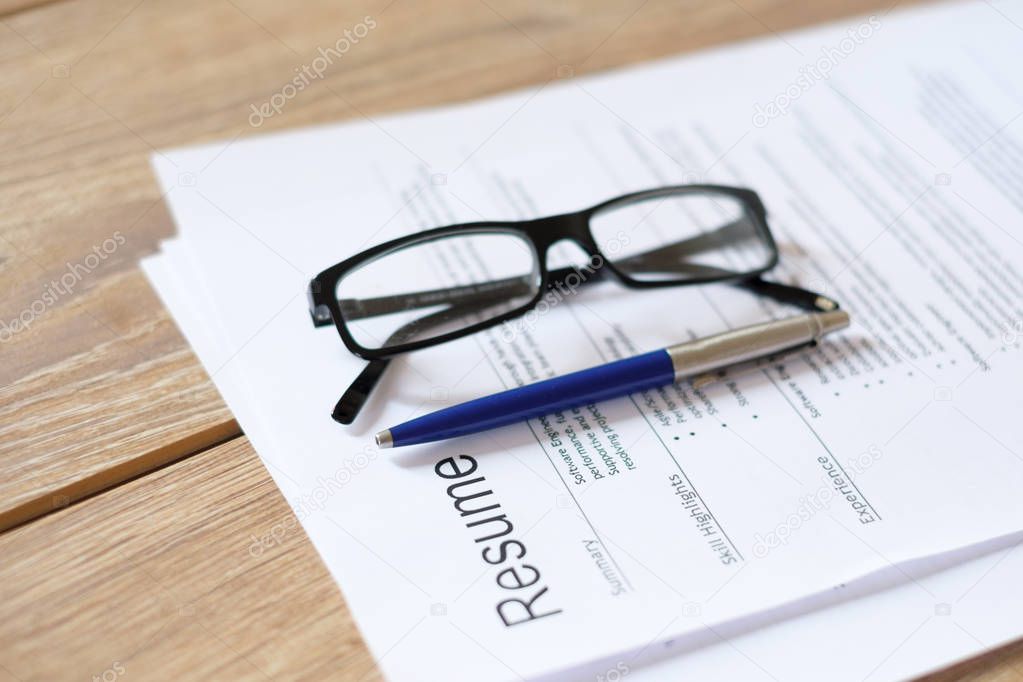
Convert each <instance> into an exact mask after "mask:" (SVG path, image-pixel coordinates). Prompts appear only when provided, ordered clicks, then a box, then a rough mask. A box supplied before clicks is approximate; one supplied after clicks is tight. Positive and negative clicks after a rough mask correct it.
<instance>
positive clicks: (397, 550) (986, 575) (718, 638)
mask: <svg viewBox="0 0 1023 682" xmlns="http://www.w3.org/2000/svg"><path fill="white" fill-rule="evenodd" d="M1019 24H1023V7H1021V6H1020V5H1019V4H1013V3H999V4H997V6H996V5H994V4H990V3H977V4H953V5H943V6H938V7H932V8H921V9H913V10H906V11H899V12H892V13H890V14H887V15H883V16H882V15H878V16H872V17H863V18H858V19H854V20H849V21H846V22H843V23H842V24H840V25H834V26H829V27H825V28H820V29H815V30H811V31H805V32H799V33H793V34H786V35H784V36H772V37H769V38H766V39H764V40H761V41H757V42H753V43H748V44H744V45H741V46H733V47H728V48H725V49H721V50H716V51H712V52H707V53H704V54H700V55H696V56H689V57H685V58H679V59H670V60H665V61H661V62H658V63H653V64H648V65H643V66H641V67H637V68H632V69H628V70H623V71H618V72H614V73H610V74H607V75H601V76H597V77H590V78H585V79H566V80H563V81H560V82H554V83H548V84H545V85H543V86H538V87H536V88H533V89H530V90H527V91H523V92H516V93H512V94H508V95H504V96H501V97H496V98H493V99H488V100H485V101H480V102H475V103H470V104H465V105H460V106H457V107H448V108H444V109H437V110H431V111H424V112H416V113H410V114H403V115H398V116H391V117H387V118H380V119H376V120H373V121H368V120H366V121H359V122H354V123H346V124H343V125H336V126H327V127H320V128H314V129H309V130H302V131H297V132H293V133H287V134H278V135H269V136H261V137H254V138H249V139H242V140H238V141H235V142H233V143H225V144H214V145H207V146H202V147H194V148H188V149H179V150H174V151H168V152H164V153H160V154H157V155H155V156H154V160H153V162H154V166H155V169H156V173H157V176H158V178H159V181H160V183H161V186H162V187H163V189H164V190H165V191H166V193H167V195H166V198H167V202H168V204H169V206H170V209H171V211H172V213H173V216H174V219H175V221H176V223H177V225H178V229H179V237H178V238H177V239H174V240H172V241H169V242H167V243H165V244H164V248H163V252H162V253H161V254H160V255H159V256H156V257H153V258H150V259H148V260H147V261H145V263H144V267H145V270H146V272H147V274H148V275H149V277H150V279H151V281H152V282H153V284H154V286H155V287H156V289H157V290H158V291H159V293H160V295H161V297H162V298H163V301H164V302H165V304H166V305H167V307H168V308H169V309H170V310H171V312H172V313H173V315H174V317H175V319H176V320H177V322H178V324H179V326H180V327H181V329H182V330H183V332H184V333H185V335H186V336H187V337H188V340H189V341H190V343H191V344H192V345H193V347H194V348H195V349H196V352H197V353H198V355H199V357H200V359H201V360H202V362H203V364H204V365H205V367H206V368H207V370H208V372H209V374H210V376H211V377H212V378H213V380H214V381H215V382H216V384H217V386H218V388H219V389H220V391H221V393H222V394H223V396H224V398H225V399H226V401H227V402H228V404H229V405H230V407H231V409H232V410H233V411H234V413H235V415H236V416H237V418H238V421H239V422H240V424H241V425H242V427H243V428H244V430H245V432H246V434H247V435H248V436H249V438H250V439H251V441H252V443H253V444H254V446H255V448H256V450H257V452H258V453H259V455H260V457H261V458H262V460H263V462H264V463H265V465H266V467H267V469H268V471H269V472H270V474H271V475H272V476H273V478H274V480H275V481H276V483H277V484H278V485H279V486H280V488H281V490H282V492H283V493H284V495H285V497H286V498H287V499H288V501H289V502H290V504H291V505H292V507H293V509H294V511H295V515H296V516H297V517H298V520H299V521H301V523H302V525H303V527H304V528H305V530H306V532H307V533H308V535H309V537H310V538H311V539H312V541H313V543H314V545H315V546H316V548H317V549H318V551H319V553H320V555H321V556H322V558H323V560H324V562H325V563H326V565H327V566H328V568H329V570H330V572H331V573H332V575H333V576H334V578H335V579H336V580H337V582H338V584H339V585H340V587H341V589H342V591H343V593H344V596H345V598H346V600H347V602H348V604H349V605H350V607H351V610H352V613H353V615H354V617H355V619H356V621H357V622H358V624H359V627H360V629H361V632H362V634H363V636H364V638H365V640H366V643H367V644H368V646H369V647H370V649H371V650H372V652H373V654H374V655H375V657H376V659H377V660H378V661H379V664H380V666H381V667H382V669H383V670H384V672H385V673H386V674H387V675H388V677H390V678H392V679H395V680H413V679H447V680H456V679H466V680H481V679H518V678H532V677H544V676H552V677H558V678H561V677H564V678H576V677H578V678H581V679H586V678H590V679H592V677H593V676H596V677H597V679H605V680H613V679H618V678H620V677H621V676H623V675H625V674H626V673H628V674H630V676H631V677H633V678H635V679H644V676H648V677H649V678H650V679H664V678H666V677H670V678H677V677H681V676H682V675H683V674H684V675H693V676H698V677H700V678H704V679H714V678H720V679H723V680H724V679H736V678H739V679H760V678H764V679H768V678H774V679H818V678H819V677H821V676H822V675H827V676H828V677H829V678H834V679H864V678H865V677H872V678H880V679H886V678H897V677H904V676H908V675H913V674H918V673H921V672H923V671H926V670H928V669H931V668H934V667H937V666H941V665H945V664H947V663H949V662H951V661H954V660H956V659H959V658H962V657H965V656H969V655H972V654H975V653H977V652H980V651H982V650H984V649H986V648H989V647H992V646H995V645H998V644H999V643H1001V642H1004V641H1006V640H1008V639H1011V638H1014V637H1018V636H1020V635H1023V618H1021V617H1020V616H1019V615H1018V614H1020V613H1023V593H1021V588H1020V587H1019V584H1018V580H1016V576H1018V575H1019V574H1020V571H1021V570H1023V552H1020V551H1014V548H1015V546H1016V543H1017V542H1018V541H1019V539H1020V537H1023V536H1021V535H1020V532H1021V531H1023V505H1021V504H1020V502H1019V490H1020V489H1021V488H1023V456H1021V453H1023V425H1021V423H1020V420H1019V414H1020V409H1021V408H1023V398H1021V397H1020V393H1019V377H1020V376H1021V370H1023V352H1021V351H1020V341H1021V339H1023V276H1021V273H1020V268H1019V263H1020V262H1021V258H1023V241H1021V240H1023V232H1021V231H1020V228H1019V225H1020V224H1021V221H1023V189H1021V188H1023V182H1021V181H1023V145H1021V143H1020V138H1021V135H1023V124H1020V122H1019V121H1020V117H1021V110H1023V76H1021V74H1020V72H1019V70H1018V68H1015V67H1016V65H1018V64H1019V63H1021V58H1023V41H1021V40H1020V37H1021V35H1020V31H1019ZM682 182H716V183H720V184H732V185H743V186H748V187H752V188H755V189H756V190H757V191H758V192H760V194H761V195H762V196H763V198H764V200H765V203H766V205H767V207H768V210H769V213H770V223H771V226H772V229H773V230H774V232H775V234H776V235H777V237H778V241H779V243H780V247H781V251H782V264H781V266H780V267H779V268H778V269H777V271H776V272H773V273H772V274H771V276H772V277H775V278H777V279H779V280H782V281H790V282H798V283H799V284H801V285H802V286H804V287H807V288H811V289H814V290H817V291H821V292H822V293H825V294H827V295H829V296H832V297H834V298H835V299H837V300H838V301H840V302H841V304H842V305H843V307H845V308H847V309H848V310H849V311H850V312H851V314H852V316H853V321H854V324H853V327H852V328H851V329H850V330H849V331H848V332H847V333H844V334H842V335H841V336H840V337H838V338H836V339H834V340H829V341H827V342H826V343H825V344H823V345H822V346H821V347H820V348H818V349H815V350H813V351H808V352H805V353H802V354H800V355H798V356H794V357H792V358H789V359H788V360H787V361H786V362H785V363H783V364H780V365H778V366H774V367H771V368H769V369H767V370H765V371H761V372H755V373H752V374H747V375H742V376H740V377H738V378H736V379H734V380H732V381H728V382H724V383H721V384H718V385H712V386H709V387H707V388H705V389H703V390H693V389H692V387H690V386H688V385H685V384H682V385H678V386H675V387H669V388H667V389H664V390H660V391H657V390H655V391H648V392H645V393H641V394H637V395H634V396H632V397H629V398H623V399H620V400H614V401H609V402H606V403H601V404H600V405H598V406H594V407H593V408H582V409H580V410H578V411H576V412H574V413H571V412H570V413H568V414H567V415H565V417H566V419H565V421H564V422H563V423H561V424H555V425H554V427H551V425H550V424H543V423H541V422H540V421H539V420H534V422H533V423H529V424H521V425H517V426H513V427H508V428H504V429H500V430H496V431H493V432H490V433H484V434H480V435H477V436H473V437H467V438H463V439H459V440H456V441H450V442H446V443H439V444H434V445H429V446H421V447H418V448H410V449H408V450H401V451H378V450H377V449H376V447H375V446H373V445H372V434H373V433H374V432H375V431H377V430H379V429H381V428H385V427H388V426H391V425H393V424H396V423H399V422H402V421H404V420H406V419H408V418H410V417H411V416H415V415H419V414H424V413H426V412H429V411H432V410H434V409H437V408H439V407H441V406H444V405H449V404H453V403H456V402H460V401H463V400H466V399H469V398H471V397H476V396H480V395H485V394H488V393H491V392H494V391H496V390H500V389H501V388H503V387H505V386H511V385H515V384H517V383H519V382H521V381H529V380H532V379H533V378H535V376H537V375H538V374H537V368H538V367H546V368H548V369H549V373H563V372H568V371H572V370H576V369H581V368H583V367H586V366H591V365H595V364H599V363H601V362H604V361H607V360H609V359H611V358H613V357H615V356H617V355H621V354H622V353H626V354H627V353H631V352H639V351H641V350H652V349H654V348H658V347H663V346H665V345H669V344H671V343H674V342H678V341H681V340H684V339H687V338H692V337H695V336H702V335H706V334H710V333H714V332H717V331H721V330H723V329H725V328H728V327H734V326H740V325H744V324H750V323H754V322H759V321H763V320H764V319H766V318H768V317H771V316H777V315H783V314H786V311H785V310H784V309H783V308H782V307H780V306H775V305H769V304H767V303H765V302H764V301H762V300H758V299H756V298H754V297H753V296H751V295H750V294H748V293H744V292H740V291H738V290H735V289H732V288H729V287H727V286H709V287H689V288H685V289H663V290H657V291H642V292H637V291H635V290H627V289H625V288H623V287H620V286H618V285H616V284H614V283H608V284H601V285H598V286H595V287H592V288H589V289H588V290H582V289H580V290H579V292H578V293H576V294H574V295H572V296H569V297H566V298H565V299H564V300H563V301H558V302H557V303H556V304H553V305H549V306H547V307H546V308H545V310H544V311H543V314H541V315H537V316H534V317H531V318H530V319H529V320H527V321H523V322H522V323H521V324H513V325H512V327H511V328H510V329H506V330H504V332H502V330H494V331H492V332H489V333H481V334H478V335H475V336H473V337H469V338H465V339H462V340H459V341H456V342H452V343H448V344H444V345H441V346H438V347H436V348H432V349H429V350H425V351H420V352H415V353H411V354H408V355H405V356H402V357H401V358H400V359H398V360H396V361H395V362H394V363H393V366H392V367H391V368H390V369H389V370H388V374H387V376H386V377H385V379H384V381H383V382H382V383H381V385H380V386H379V387H378V389H377V392H376V393H375V395H374V396H373V397H372V398H371V401H370V403H369V405H368V406H367V408H366V410H365V411H364V413H363V414H361V415H360V416H359V418H358V420H357V421H356V422H355V424H354V425H352V426H350V427H342V426H340V425H338V424H336V423H335V422H333V421H332V420H331V418H330V411H331V409H332V407H333V406H334V403H335V402H336V400H337V399H338V397H339V396H340V394H341V392H342V391H343V390H344V389H345V388H346V387H347V386H348V385H349V383H350V382H351V381H352V379H353V378H354V377H355V376H356V375H357V374H358V373H359V372H360V371H361V370H362V368H363V367H364V366H365V361H362V360H359V359H358V358H356V357H354V356H353V355H351V354H350V353H349V352H348V351H347V350H345V348H344V347H343V345H342V343H341V340H340V339H339V337H338V335H337V333H336V331H335V330H334V329H333V327H325V328H319V329H316V328H314V327H313V326H312V324H311V322H310V316H309V310H308V306H307V302H306V296H305V292H306V287H307V285H308V282H309V279H310V278H311V277H312V276H313V275H315V274H316V273H317V272H319V271H320V270H322V269H324V268H326V267H328V266H330V265H332V264H334V263H336V262H338V261H341V260H343V259H345V258H347V257H349V256H351V255H353V254H355V253H357V252H359V251H361V250H363V249H364V248H366V247H368V246H370V245H373V244H377V243H380V242H382V241H385V240H387V239H391V238H394V237H398V236H402V235H405V234H409V233H412V232H415V231H419V230H423V229H425V228H429V227H434V226H437V225H442V224H448V223H455V222H462V221H476V220H488V219H493V220H508V219H523V218H530V217H537V216H541V215H546V214H554V213H559V212H564V211H569V210H573V209H579V208H582V207H585V206H588V205H592V204H595V203H597V202H599V201H601V200H603V199H606V198H609V197H612V196H616V195H619V194H622V193H624V192H627V191H632V190H639V189H645V188H649V187H656V186H660V185H665V184H674V183H682ZM557 249H558V256H559V257H560V258H563V259H566V260H571V259H572V258H574V257H577V256H578V255H579V254H576V253H575V252H573V250H572V249H571V248H569V247H567V246H559V247H557ZM539 375H540V376H543V374H539ZM595 424H598V425H599V427H595V426H594V425H595ZM552 429H553V431H554V432H555V433H552ZM572 434H576V435H578V434H585V435H586V438H580V439H578V440H579V443H578V444H574V447H575V448H576V449H575V450H574V451H573V452H575V453H576V455H578V457H576V458H575V459H573V458H572V457H570V456H563V455H564V454H565V453H564V452H562V451H560V450H559V447H558V443H557V442H555V441H556V440H560V439H563V440H566V441H568V442H573V441H572V437H571V435H572ZM608 434H613V441H614V442H615V443H618V444H619V445H622V446H623V447H622V448H620V451H621V452H624V453H625V454H626V455H627V457H628V460H629V461H630V462H631V463H632V466H623V467H620V468H618V470H617V471H616V472H615V473H614V474H611V473H610V472H609V471H608V469H607V464H606V461H605V462H603V463H602V462H601V461H600V458H599V457H598V458H594V457H592V453H593V452H599V451H600V450H601V449H602V447H604V446H606V445H607V443H608V442H609V441H610V440H612V436H610V435H608ZM580 448H581V449H580ZM588 449H589V450H588ZM588 452H589V453H590V458H589V460H587V453H588ZM580 461H590V462H595V463H593V466H592V467H591V466H589V465H584V466H582V467H580V466H579V462H580ZM452 466H458V467H462V468H464V469H470V468H471V469H472V479H471V480H468V479H466V480H462V481H460V482H461V483H464V484H465V487H462V488H458V487H455V488H452V487H451V486H452V482H451V479H449V478H444V477H443V476H441V475H439V474H438V467H440V469H439V470H444V467H449V469H448V470H449V471H450V467H452ZM469 495H475V497H472V498H470V499H471V500H472V501H471V502H470V501H467V500H466V498H467V497H468V496H469ZM483 502H485V503H486V505H487V508H488V509H492V510H494V511H492V512H490V513H491V514H492V516H491V517H490V518H489V520H483V521H482V522H481V523H475V524H474V520H473V518H475V517H473V518H470V519H467V518H465V517H466V515H467V513H468V512H467V511H466V510H467V505H468V508H471V507H472V506H473V505H476V504H482V503H483ZM490 505H498V506H494V507H491V506H490ZM286 522H288V520H282V523H286ZM276 538H277V534H276V532H275V529H273V528H267V529H265V533H263V534H262V536H259V537H253V538H252V543H253V544H252V547H251V548H250V551H252V552H259V551H261V548H262V547H264V546H265V544H267V543H273V542H275V541H276Z"/></svg>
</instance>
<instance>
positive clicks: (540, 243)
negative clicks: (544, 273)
mask: <svg viewBox="0 0 1023 682" xmlns="http://www.w3.org/2000/svg"><path fill="white" fill-rule="evenodd" d="M527 230H528V231H529V232H530V234H531V235H532V236H533V239H534V241H535V242H536V247H537V251H538V252H539V255H540V258H541V259H546V258H547V254H548V252H549V251H550V249H551V247H552V246H554V245H555V244H557V243H559V242H562V241H569V242H572V243H573V244H575V245H576V246H578V247H579V248H581V249H582V250H583V251H584V252H585V253H586V255H587V256H588V257H590V258H595V257H598V256H600V249H599V248H598V247H597V243H596V242H595V241H594V240H593V235H591V234H590V226H589V216H588V215H586V213H563V214H561V215H555V216H549V217H546V218H537V219H536V220H531V221H529V222H528V223H527Z"/></svg>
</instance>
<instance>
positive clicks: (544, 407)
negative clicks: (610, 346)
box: [376, 310, 849, 448]
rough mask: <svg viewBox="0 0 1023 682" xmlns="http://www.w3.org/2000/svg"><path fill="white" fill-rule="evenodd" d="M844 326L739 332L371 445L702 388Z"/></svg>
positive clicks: (438, 417)
mask: <svg viewBox="0 0 1023 682" xmlns="http://www.w3.org/2000/svg"><path fill="white" fill-rule="evenodd" d="M848 326H849V314H848V313H847V312H845V311H844V310H831V311H828V312H821V313H808V314H805V315H794V316H792V317H786V318H783V319H780V320H773V321H770V322H764V323H762V324H755V325H751V326H749V327H742V328H739V329H734V330H731V331H727V332H724V333H722V334H717V335H715V336H708V337H706V338H703V339H696V340H694V341H689V342H687V343H680V344H678V345H675V346H669V347H667V348H661V349H659V350H655V351H650V352H649V353H643V354H642V355H637V356H635V357H631V358H625V359H622V360H616V361H615V362H611V363H608V364H605V365H599V366H597V367H591V368H589V369H583V370H580V371H578V372H572V373H571V374H564V375H562V376H558V377H554V378H552V379H546V380H544V381H538V382H536V383H532V384H526V385H525V386H520V387H518V388H513V389H510V390H507V391H502V392H501V393H495V394H493V395H489V396H485V397H483V398H477V399H475V400H470V401H469V402H465V403H461V404H459V405H453V406H451V407H447V408H444V409H442V410H438V411H436V412H431V413H430V414H427V415H423V416H422V417H417V418H416V419H412V420H411V421H407V422H405V423H403V424H399V425H397V426H392V427H391V428H389V429H385V430H383V431H381V432H379V433H378V434H376V443H377V445H378V446H380V447H381V448H391V447H401V446H403V445H416V444H419V443H430V442H433V441H438V440H446V439H448V438H455V437H458V436H464V435H468V434H470V433H477V432H479V431H485V430H488V429H494V428H497V427H499V426H505V425H507V424H512V423H515V422H519V421H524V420H526V419H530V418H532V417H538V416H540V415H544V414H550V413H552V412H557V411H558V410H563V409H567V408H570V407H576V406H578V405H586V404H589V403H594V402H598V401H601V400H607V399H609V398H616V397H619V396H623V395H627V394H629V393H633V392H635V391H642V390H645V389H648V388H655V387H657V386H664V385H666V384H671V383H674V382H676V381H679V380H681V379H685V378H690V379H693V382H694V384H697V385H703V384H704V383H707V382H708V381H710V380H713V379H714V378H715V377H716V376H717V374H718V373H720V371H721V370H723V369H725V368H726V367H728V366H730V365H735V364H738V363H742V362H747V361H750V360H755V359H757V358H762V357H765V356H770V355H774V354H776V353H780V352H783V351H789V350H795V349H796V348H800V347H803V346H805V345H807V344H810V343H814V342H816V341H817V340H818V339H820V337H822V336H824V335H825V334H828V333H830V332H833V331H838V330H840V329H844V328H846V327H848Z"/></svg>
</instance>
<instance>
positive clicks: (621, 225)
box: [309, 185, 838, 424]
mask: <svg viewBox="0 0 1023 682" xmlns="http://www.w3.org/2000/svg"><path fill="white" fill-rule="evenodd" d="M563 240H568V241H571V242H574V243H575V244H577V245H578V246H579V247H581V248H582V249H583V251H584V252H585V253H586V254H587V255H588V256H589V261H588V262H587V263H586V264H585V265H583V266H571V267H561V268H556V269H553V270H552V269H549V268H548V267H547V255H548V252H549V251H550V249H551V246H552V245H554V244H555V243H558V242H561V241H563ZM777 263H778V247H777V245H776V244H775V241H774V238H773V237H772V236H771V231H770V229H769V228H768V226H767V211H766V209H765V208H764V204H763V202H762V201H761V200H760V197H759V196H758V195H757V193H756V192H754V191H752V190H749V189H744V188H738V187H723V186H719V185H680V186H673V187H661V188H657V189H651V190H646V191H643V192H635V193H632V194H626V195H623V196H620V197H617V198H614V199H610V200H608V201H605V202H603V203H600V204H597V205H596V206H593V207H591V208H587V209H584V210H582V211H578V212H575V213H565V214H561V215H556V216H550V217H545V218H537V219H534V220H525V221H512V222H508V221H493V222H474V223H463V224H459V225H449V226H447V227H438V228H434V229H430V230H425V231H423V232H419V233H417V234H412V235H408V236H406V237H400V238H398V239H394V240H391V241H389V242H386V243H383V244H380V245H378V246H375V247H373V248H370V249H367V250H366V251H363V252H362V253H359V254H357V255H355V256H352V257H351V258H348V259H347V260H344V261H342V262H340V263H338V264H336V265H333V266H331V267H329V268H327V269H326V270H324V271H323V272H321V273H320V274H319V275H317V276H316V277H315V278H313V280H312V281H311V282H310V284H309V310H310V314H311V315H312V319H313V324H314V325H315V326H317V327H322V326H328V325H330V324H331V323H332V322H333V324H334V326H335V327H336V328H337V331H338V334H340V336H341V340H342V341H343V342H344V345H345V346H346V347H347V348H348V350H350V351H351V352H352V353H354V354H356V355H358V356H360V357H362V358H365V359H367V360H369V361H370V363H369V365H367V367H366V368H365V369H364V370H363V372H362V373H361V374H360V375H359V376H358V377H357V378H356V379H355V381H354V382H353V383H352V385H351V386H350V387H349V388H348V390H347V391H345V393H344V395H343V396H342V398H341V400H340V401H339V402H338V404H337V407H336V408H335V409H334V413H333V417H334V419H335V420H337V421H339V422H341V423H342V424H350V423H352V421H354V419H355V417H356V415H357V414H358V413H359V410H361V409H362V406H363V405H364V404H365V403H366V400H367V399H368V397H369V395H370V393H371V392H372V390H373V387H374V386H375V385H376V384H377V382H378V381H379V380H380V378H381V376H382V375H383V373H384V371H385V370H386V368H387V366H388V364H389V362H390V359H391V358H393V357H394V356H395V355H398V354H400V353H405V352H408V351H413V350H417V349H420V348H426V347H429V346H435V345H437V344H441V343H444V342H446V341H451V340H453V339H458V338H461V337H463V336H467V335H469V334H473V333H475V332H478V331H481V330H483V329H487V328H489V327H494V326H495V325H499V324H501V323H503V322H506V321H508V320H511V319H513V318H515V317H518V316H520V315H523V314H525V313H526V312H527V311H529V310H531V309H532V308H534V307H535V306H536V305H537V303H539V301H540V300H541V298H542V297H543V296H544V294H545V293H546V292H548V291H550V290H551V289H555V288H564V287H566V286H568V287H570V288H572V289H574V288H576V287H577V286H581V285H587V284H590V283H593V282H597V281H601V280H605V279H607V277H608V274H610V275H613V276H614V277H615V278H616V279H617V280H618V281H619V282H621V283H622V284H624V285H625V286H627V287H631V288H637V289H642V288H654V287H667V286H681V285H690V284H705V283H710V282H729V283H733V284H735V285H737V286H740V287H743V288H745V289H748V290H751V291H753V292H755V293H758V294H761V295H765V296H768V297H770V298H772V299H774V300H776V301H779V302H782V303H790V304H793V305H796V306H798V307H800V308H803V309H806V310H834V309H836V308H837V307H838V304H837V303H836V302H835V301H833V300H831V299H829V298H826V297H824V296H821V295H819V294H816V293H814V292H812V291H807V290H805V289H800V288H798V287H793V286H788V285H784V284H778V283H775V282H768V281H766V280H763V279H761V277H760V275H762V274H763V273H765V272H767V271H768V270H770V269H771V268H773V267H774V266H775V265H777Z"/></svg>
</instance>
